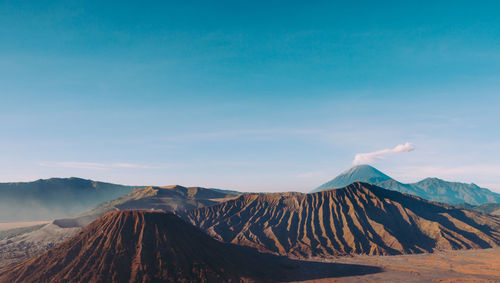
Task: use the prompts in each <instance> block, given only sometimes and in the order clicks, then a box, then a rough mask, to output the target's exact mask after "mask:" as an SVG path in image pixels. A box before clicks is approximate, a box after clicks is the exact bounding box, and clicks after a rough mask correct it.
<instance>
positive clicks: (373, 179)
mask: <svg viewBox="0 0 500 283" xmlns="http://www.w3.org/2000/svg"><path fill="white" fill-rule="evenodd" d="M388 180H392V178H391V177H389V176H387V175H385V174H384V173H382V172H380V171H379V170H377V169H376V168H374V167H372V166H370V165H358V166H354V167H352V168H351V169H349V170H347V171H344V172H342V173H341V174H340V175H338V176H337V177H335V178H334V179H333V180H330V181H328V182H326V183H324V184H323V185H321V186H319V187H318V188H316V189H314V190H313V191H312V192H313V193H314V192H319V191H323V190H326V189H337V188H343V187H346V186H348V185H350V184H352V183H355V182H364V183H370V184H374V183H380V182H384V181H388Z"/></svg>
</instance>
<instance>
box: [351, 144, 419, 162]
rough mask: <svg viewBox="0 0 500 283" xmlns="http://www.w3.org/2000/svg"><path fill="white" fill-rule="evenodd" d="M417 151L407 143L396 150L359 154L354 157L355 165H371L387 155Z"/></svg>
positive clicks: (397, 146) (389, 149)
mask: <svg viewBox="0 0 500 283" xmlns="http://www.w3.org/2000/svg"><path fill="white" fill-rule="evenodd" d="M414 149H415V146H413V144H412V143H409V142H406V143H405V144H398V145H396V146H395V147H394V148H387V149H382V150H377V151H373V152H367V153H358V154H356V156H354V161H353V164H354V165H359V164H370V163H373V162H375V161H376V160H379V159H384V157H385V156H386V155H389V154H394V153H400V152H409V151H412V150H414Z"/></svg>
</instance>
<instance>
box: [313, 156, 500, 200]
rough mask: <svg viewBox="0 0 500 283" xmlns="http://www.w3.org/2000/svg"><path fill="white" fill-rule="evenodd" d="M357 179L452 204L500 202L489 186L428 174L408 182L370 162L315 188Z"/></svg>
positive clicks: (336, 186)
mask: <svg viewBox="0 0 500 283" xmlns="http://www.w3.org/2000/svg"><path fill="white" fill-rule="evenodd" d="M354 182H364V183H370V184H374V185H377V186H379V187H382V188H384V189H388V190H393V191H398V192H401V193H407V194H412V195H416V196H418V197H421V198H423V199H426V200H431V201H438V202H444V203H448V204H459V203H464V202H465V203H469V204H472V205H480V204H483V203H498V202H500V194H497V193H494V192H492V191H490V190H488V189H486V188H481V187H479V186H477V185H475V184H465V183H458V182H448V181H444V180H441V179H438V178H426V179H424V180H422V181H419V182H416V183H410V184H405V183H401V182H398V181H396V180H394V179H392V178H391V177H389V176H387V175H386V174H384V173H382V172H380V171H379V170H377V169H376V168H374V167H372V166H370V165H358V166H354V167H352V168H351V169H349V170H347V171H345V172H343V173H342V174H340V175H339V176H337V177H335V178H334V179H333V180H331V181H328V182H326V183H324V184H323V185H321V186H319V187H318V188H316V189H314V190H313V191H312V192H319V191H323V190H327V189H337V188H343V187H345V186H347V185H349V184H352V183H354Z"/></svg>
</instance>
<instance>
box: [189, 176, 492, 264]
mask: <svg viewBox="0 0 500 283" xmlns="http://www.w3.org/2000/svg"><path fill="white" fill-rule="evenodd" d="M180 215H181V216H182V217H183V218H184V219H186V221H188V222H190V223H191V224H193V225H194V226H197V227H199V228H200V229H202V230H204V231H206V233H208V234H209V235H211V236H212V237H214V238H216V239H219V240H221V241H224V242H228V243H234V244H239V245H244V246H250V247H254V248H257V249H259V250H261V251H265V252H272V253H277V254H282V255H293V256H296V257H300V258H303V257H306V258H307V257H311V256H327V257H329V256H336V255H345V254H369V255H394V254H407V253H421V252H433V251H436V250H441V249H468V248H487V247H494V246H497V245H499V244H500V219H499V218H497V217H493V216H489V215H486V214H482V213H478V212H472V211H468V210H462V209H459V208H456V207H453V206H448V205H445V204H441V203H436V202H429V201H426V200H423V199H421V198H419V197H416V196H413V195H409V194H402V193H399V192H396V191H391V190H386V189H383V188H380V187H377V186H375V185H371V184H367V183H353V184H350V185H349V186H347V187H345V188H341V189H331V190H324V191H321V192H316V193H311V194H302V193H295V192H291V193H272V194H244V195H241V196H239V197H238V198H236V199H233V200H228V201H225V202H223V203H220V204H217V205H213V206H209V207H204V208H199V209H194V210H188V211H185V212H184V213H182V214H180Z"/></svg>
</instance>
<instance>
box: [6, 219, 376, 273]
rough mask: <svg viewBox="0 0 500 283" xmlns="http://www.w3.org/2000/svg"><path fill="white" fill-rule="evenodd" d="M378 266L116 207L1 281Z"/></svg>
mask: <svg viewBox="0 0 500 283" xmlns="http://www.w3.org/2000/svg"><path fill="white" fill-rule="evenodd" d="M380 271H382V270H381V269H380V268H378V267H373V266H364V265H352V264H337V263H321V262H307V261H300V260H294V259H289V258H286V257H281V256H276V255H271V254H261V253H258V252H257V251H256V250H254V249H252V248H249V247H241V246H237V245H234V244H226V243H221V242H218V241H216V240H214V239H212V238H211V237H209V236H208V235H206V234H205V233H203V232H202V231H200V230H199V229H197V228H196V227H193V226H191V225H190V224H188V223H186V222H185V221H183V220H182V219H180V218H179V217H177V216H175V215H173V214H172V213H166V212H151V211H137V210H136V211H114V212H109V213H107V214H105V215H104V216H102V217H101V218H99V219H98V220H96V221H95V222H93V223H92V224H90V225H89V226H87V227H86V228H84V229H83V230H82V231H81V232H80V233H78V234H77V235H76V236H74V237H72V238H70V239H69V240H67V241H65V242H63V243H61V244H59V245H58V246H56V247H54V248H52V249H50V250H48V251H47V252H45V253H43V254H41V255H38V256H36V257H33V258H31V259H28V260H25V261H23V262H20V263H18V264H15V265H10V266H8V267H6V268H4V269H2V270H0V282H66V281H71V282H165V281H167V282H178V281H183V282H184V281H185V282H200V281H202V282H235V281H236V282H238V281H242V280H243V281H246V282H253V281H257V282H275V281H296V280H313V279H324V278H334V277H343V276H353V275H363V274H370V273H376V272H380Z"/></svg>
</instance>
